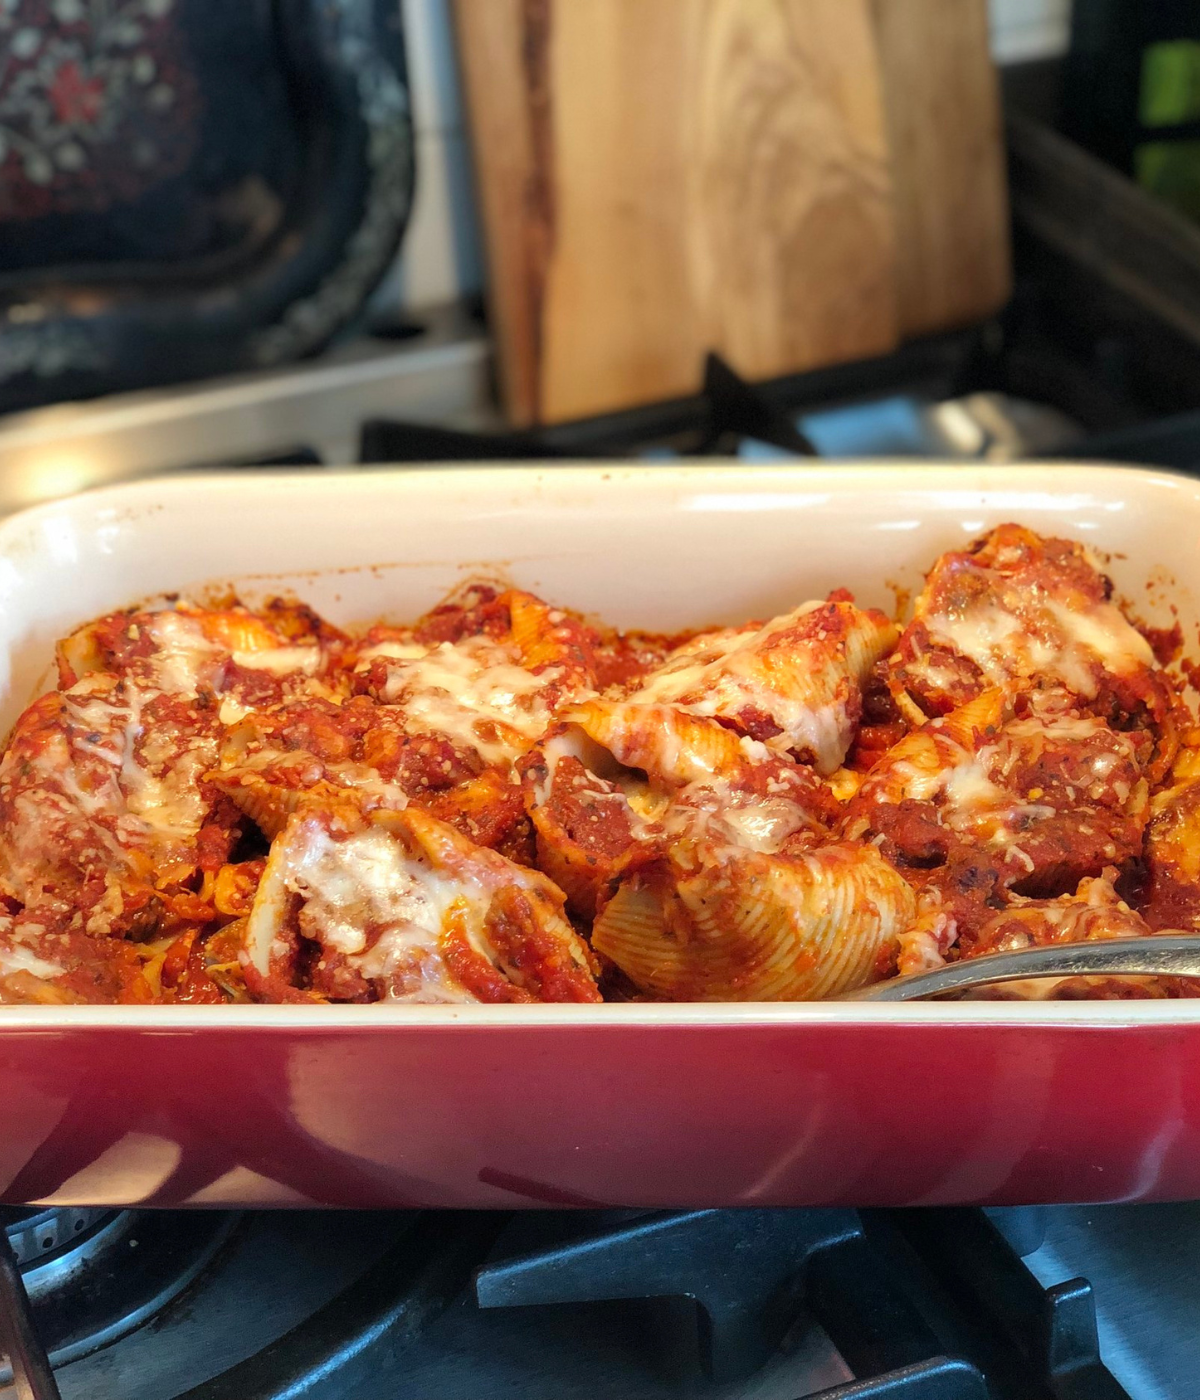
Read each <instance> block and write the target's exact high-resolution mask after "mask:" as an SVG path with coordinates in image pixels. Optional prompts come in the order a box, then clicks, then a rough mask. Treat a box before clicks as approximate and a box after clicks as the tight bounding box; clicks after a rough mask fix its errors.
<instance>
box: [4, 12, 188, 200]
mask: <svg viewBox="0 0 1200 1400" xmlns="http://www.w3.org/2000/svg"><path fill="white" fill-rule="evenodd" d="M176 6H177V0H0V218H3V219H14V218H36V217H39V216H41V215H44V214H47V213H51V212H63V213H72V212H76V211H82V210H94V209H104V208H107V207H109V206H110V205H111V204H112V203H113V202H114V201H116V200H131V199H136V198H137V197H138V196H139V195H140V194H142V193H144V192H145V190H146V189H148V188H149V186H150V185H152V184H154V183H156V182H158V181H159V180H161V179H163V178H164V177H166V176H168V175H171V174H174V173H176V172H177V171H179V170H180V169H182V168H183V167H184V166H185V165H186V163H187V160H188V159H189V157H190V155H191V154H192V151H193V149H194V146H195V139H196V133H195V115H196V107H197V95H196V90H195V83H194V80H193V79H192V77H191V75H190V73H189V72H188V69H187V67H186V65H185V63H184V62H183V55H182V53H181V47H182V46H181V40H180V37H179V34H178V32H177V29H176V27H175V26H174V25H172V23H171V20H172V17H173V16H172V12H173V11H174V10H175V9H176Z"/></svg>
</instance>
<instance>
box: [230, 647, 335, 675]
mask: <svg viewBox="0 0 1200 1400" xmlns="http://www.w3.org/2000/svg"><path fill="white" fill-rule="evenodd" d="M231 656H232V658H233V662H234V664H235V665H237V666H244V667H245V668H246V669H247V670H250V671H269V672H270V673H271V675H273V676H294V675H300V676H315V675H316V673H317V672H318V671H319V670H320V669H321V661H322V656H321V648H320V647H317V646H295V647H265V648H263V649H262V650H261V651H235V652H232V653H231Z"/></svg>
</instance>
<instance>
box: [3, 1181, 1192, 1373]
mask: <svg viewBox="0 0 1200 1400" xmlns="http://www.w3.org/2000/svg"><path fill="white" fill-rule="evenodd" d="M5 1237H6V1241H7V1242H6V1244H5V1245H4V1246H0V1349H3V1350H5V1351H7V1352H8V1354H9V1355H10V1356H12V1357H13V1358H14V1362H15V1368H9V1369H8V1370H6V1371H0V1395H3V1396H5V1397H6V1400H7V1397H9V1396H10V1395H12V1396H17V1397H20V1400H50V1397H53V1396H56V1395H61V1396H62V1397H63V1400H105V1398H106V1397H113V1398H114V1400H116V1397H120V1400H143V1397H144V1400H168V1397H173V1398H174V1400H283V1397H285V1396H286V1397H300V1396H312V1397H314V1400H385V1397H386V1400H409V1398H410V1397H411V1400H441V1397H453V1400H468V1397H470V1398H471V1400H475V1397H480V1396H489V1397H490V1396H496V1397H499V1396H504V1395H512V1396H521V1397H522V1400H571V1397H576V1396H578V1397H584V1396H586V1397H588V1400H598V1398H599V1397H609V1396H611V1397H613V1400H617V1397H621V1400H674V1397H684V1396H687V1397H691V1400H735V1397H738V1398H739V1400H742V1398H745V1400H751V1398H752V1400H800V1398H801V1397H807V1396H819V1397H823V1400H835V1397H836V1398H837V1400H1043V1398H1044V1400H1123V1397H1129V1400H1152V1397H1168V1396H1169V1397H1170V1398H1171V1400H1183V1398H1184V1397H1187V1396H1190V1395H1195V1394H1200V1340H1198V1333H1200V1328H1198V1326H1197V1324H1198V1323H1200V1297H1198V1296H1197V1295H1196V1294H1195V1293H1194V1292H1193V1291H1192V1289H1191V1281H1192V1277H1193V1272H1192V1268H1191V1261H1192V1259H1193V1258H1194V1257H1195V1251H1196V1249H1197V1248H1200V1207H1197V1206H1155V1207H1129V1208H1118V1207H1113V1208H1109V1209H1107V1210H1099V1211H1098V1210H1094V1209H1093V1210H1084V1209H1070V1208H1063V1209H1055V1210H1037V1209H1026V1210H1020V1209H1014V1210H990V1211H986V1212H985V1211H978V1210H923V1211H847V1210H794V1211H782V1210H767V1211H761V1210H745V1211H691V1212H624V1213H616V1212H554V1211H552V1212H547V1213H544V1214H535V1215H528V1216H507V1215H499V1214H488V1213H479V1214H469V1213H454V1212H444V1213H435V1212H394V1213H387V1214H377V1213H373V1212H361V1213H340V1212H326V1211H310V1212H286V1213H269V1212H261V1213H253V1212H252V1213H248V1214H243V1215H233V1214H228V1213H224V1212H211V1213H209V1212H193V1213H179V1212H151V1211H120V1212H112V1211H108V1212H99V1211H80V1210H58V1211H55V1210H40V1211H33V1210H30V1211H10V1212H9V1213H8V1215H7V1217H6V1222H5ZM1081 1271H1082V1272H1084V1273H1086V1274H1087V1275H1088V1277H1081V1276H1080V1274H1081ZM47 1351H48V1352H49V1356H50V1361H51V1362H52V1363H53V1368H54V1369H53V1372H51V1370H50V1368H49V1366H48V1365H47V1364H46V1352H47ZM14 1369H15V1378H14V1376H13V1370H14ZM4 1380H9V1381H11V1384H10V1385H9V1386H8V1387H7V1388H6V1387H5V1385H4V1383H3V1382H4Z"/></svg>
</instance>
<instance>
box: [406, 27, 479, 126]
mask: <svg viewBox="0 0 1200 1400" xmlns="http://www.w3.org/2000/svg"><path fill="white" fill-rule="evenodd" d="M400 6H401V12H402V14H403V18H404V42H405V48H406V51H407V54H408V72H409V82H410V84H411V87H412V99H413V120H414V122H415V124H416V128H417V130H418V131H422V132H426V131H459V130H461V129H462V125H463V116H462V95H461V92H460V90H459V83H458V67H457V62H456V59H455V50H454V24H453V20H452V18H451V15H450V0H400Z"/></svg>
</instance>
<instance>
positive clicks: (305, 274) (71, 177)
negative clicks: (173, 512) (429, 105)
mask: <svg viewBox="0 0 1200 1400" xmlns="http://www.w3.org/2000/svg"><path fill="white" fill-rule="evenodd" d="M399 8H400V7H399V4H398V0H0V412H6V411H8V410H11V409H14V408H21V407H26V406H31V405H33V404H37V403H43V402H46V401H48V400H52V399H62V398H77V397H84V396H89V395H93V394H98V393H106V392H110V391H112V390H117V389H126V388H137V387H144V386H149V385H153V384H163V383H169V382H177V381H181V380H186V379H193V378H200V377H203V376H206V375H212V374H223V373H229V372H233V371H239V370H246V369H254V368H262V367H266V366H270V365H273V364H278V363H281V362H283V361H286V360H291V359H295V358H297V357H299V356H302V355H306V354H309V353H311V352H313V351H314V350H317V349H319V348H320V347H321V346H323V345H324V344H326V343H327V342H328V340H329V339H330V337H331V336H332V335H333V334H334V333H335V332H336V331H337V330H338V329H339V328H340V327H341V326H342V325H344V324H345V323H346V322H347V321H349V320H351V319H352V318H353V317H354V316H355V314H356V313H357V312H358V310H359V309H360V307H361V306H362V303H363V301H364V300H365V298H366V296H367V295H368V293H369V292H370V291H371V289H372V288H373V287H374V286H375V284H376V283H377V282H378V280H379V278H380V277H381V276H382V274H383V272H384V271H385V270H386V268H387V267H388V265H389V263H390V262H391V260H392V258H393V256H394V254H395V250H396V247H397V244H398V242H399V239H400V236H401V234H402V233H403V230H404V226H405V223H406V221H407V218H408V213H409V209H410V207H411V203H412V188H413V140H412V127H411V121H410V116H409V105H408V90H407V79H406V75H405V69H404V53H403V43H402V37H401V33H400V21H399Z"/></svg>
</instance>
